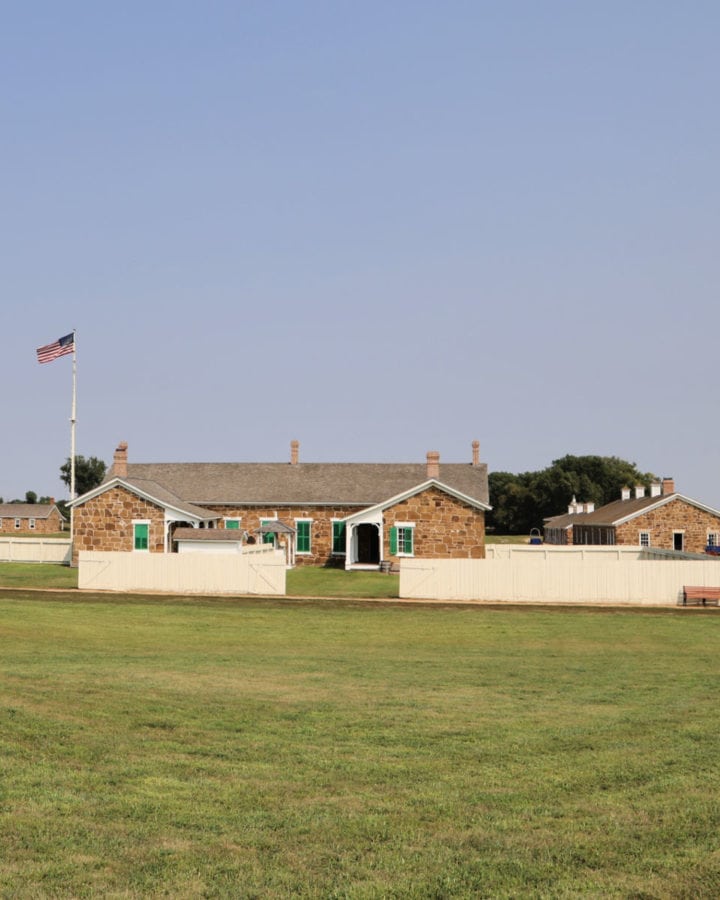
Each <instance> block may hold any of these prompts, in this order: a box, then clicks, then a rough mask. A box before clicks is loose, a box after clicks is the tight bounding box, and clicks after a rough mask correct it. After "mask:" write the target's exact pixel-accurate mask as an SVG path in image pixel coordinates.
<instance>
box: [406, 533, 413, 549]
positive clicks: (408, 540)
mask: <svg viewBox="0 0 720 900" xmlns="http://www.w3.org/2000/svg"><path fill="white" fill-rule="evenodd" d="M405 552H406V553H412V552H413V530H412V528H406V529H405Z"/></svg>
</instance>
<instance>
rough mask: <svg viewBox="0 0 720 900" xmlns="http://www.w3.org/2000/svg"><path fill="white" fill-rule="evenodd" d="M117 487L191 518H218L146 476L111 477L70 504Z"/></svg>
mask: <svg viewBox="0 0 720 900" xmlns="http://www.w3.org/2000/svg"><path fill="white" fill-rule="evenodd" d="M115 487H121V488H125V490H129V491H131V492H132V493H134V494H137V496H138V497H142V498H143V499H144V500H148V501H149V502H150V503H155V504H156V505H157V506H163V507H165V508H166V509H171V510H174V511H175V512H179V513H182V514H183V515H186V516H187V517H188V518H190V519H198V520H200V521H204V522H209V521H213V520H215V519H217V518H218V516H217V515H214V514H212V513H208V510H207V509H203V508H202V507H200V506H195V505H194V504H193V503H188V502H187V501H186V500H182V499H181V498H180V497H178V496H176V495H175V494H173V493H171V492H170V491H168V490H167V489H166V488H165V487H164V486H163V485H161V484H157V483H156V482H154V481H150V480H149V479H146V478H110V480H109V481H103V483H102V484H100V485H98V487H96V488H93V490H91V491H88V492H87V493H86V494H83V495H82V497H78V498H77V500H73V501H72V503H70V504H69V505H70V506H73V507H74V506H81V505H82V504H83V503H87V501H88V500H92V499H93V498H94V497H99V496H100V494H104V493H105V492H106V491H109V490H111V489H112V488H115Z"/></svg>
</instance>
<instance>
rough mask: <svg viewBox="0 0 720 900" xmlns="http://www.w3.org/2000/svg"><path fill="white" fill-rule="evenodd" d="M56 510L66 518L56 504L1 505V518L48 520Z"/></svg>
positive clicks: (61, 516)
mask: <svg viewBox="0 0 720 900" xmlns="http://www.w3.org/2000/svg"><path fill="white" fill-rule="evenodd" d="M54 509H55V510H57V512H58V513H59V515H60V518H61V519H62V518H64V516H63V514H62V513H61V512H60V510H59V509H58V508H57V506H56V504H55V503H0V518H2V519H47V518H49V516H50V513H51V512H52V511H53V510H54Z"/></svg>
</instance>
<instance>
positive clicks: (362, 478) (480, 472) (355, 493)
mask: <svg viewBox="0 0 720 900" xmlns="http://www.w3.org/2000/svg"><path fill="white" fill-rule="evenodd" d="M127 469H128V474H127V477H126V478H124V479H123V481H125V482H127V483H129V484H133V485H141V484H148V483H150V482H151V483H154V484H155V485H161V486H162V488H163V489H165V490H166V491H168V492H169V493H170V494H172V495H173V496H174V497H175V498H176V500H177V498H182V500H183V501H184V502H185V503H191V504H193V505H199V506H222V505H227V506H257V505H275V504H277V505H285V504H287V505H290V504H292V505H302V506H304V505H335V504H336V505H343V506H357V507H367V506H373V505H375V504H377V503H381V502H382V501H384V500H385V499H387V498H388V497H394V496H396V495H398V494H401V493H403V492H404V491H408V490H411V489H413V488H415V487H416V486H417V485H419V484H423V483H425V482H427V480H428V477H427V466H426V465H424V464H416V463H296V464H294V465H293V464H291V463H131V464H128V467H127ZM439 481H440V482H441V483H442V484H443V485H445V486H446V487H448V488H451V489H452V490H455V491H457V492H458V493H459V494H462V495H463V496H464V497H467V498H470V499H471V500H473V501H475V502H479V503H481V504H487V502H488V480H487V465H485V464H484V463H481V464H479V465H471V464H469V463H444V464H442V465H441V466H440V477H439ZM88 496H89V495H87V494H86V495H85V497H83V498H80V499H81V500H84V499H85V498H87V497H88ZM76 502H77V501H76ZM205 514H206V515H207V512H206V513H205Z"/></svg>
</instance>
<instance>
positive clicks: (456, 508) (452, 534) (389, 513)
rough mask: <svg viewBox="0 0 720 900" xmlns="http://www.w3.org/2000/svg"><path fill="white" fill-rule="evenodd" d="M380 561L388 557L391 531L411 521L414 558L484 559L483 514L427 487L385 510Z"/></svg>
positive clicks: (389, 556) (393, 558)
mask: <svg viewBox="0 0 720 900" xmlns="http://www.w3.org/2000/svg"><path fill="white" fill-rule="evenodd" d="M384 518H385V528H384V546H383V552H382V558H383V559H387V560H397V557H393V556H391V554H390V529H391V528H392V527H393V526H394V525H396V523H397V522H414V523H415V530H414V533H413V541H414V546H413V555H414V556H415V557H421V558H425V559H428V558H430V559H432V558H439V559H483V558H484V557H485V513H484V512H483V511H482V510H479V509H476V508H475V507H474V506H469V505H468V504H465V503H462V502H461V501H459V500H456V499H455V498H454V497H451V496H450V495H449V494H446V493H444V492H443V491H439V490H438V489H437V488H429V489H428V490H426V491H423V492H422V493H421V494H415V495H414V496H412V497H409V498H408V499H407V500H403V501H402V502H400V503H398V504H397V505H395V506H392V507H390V508H389V509H386V510H385V514H384Z"/></svg>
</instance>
